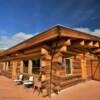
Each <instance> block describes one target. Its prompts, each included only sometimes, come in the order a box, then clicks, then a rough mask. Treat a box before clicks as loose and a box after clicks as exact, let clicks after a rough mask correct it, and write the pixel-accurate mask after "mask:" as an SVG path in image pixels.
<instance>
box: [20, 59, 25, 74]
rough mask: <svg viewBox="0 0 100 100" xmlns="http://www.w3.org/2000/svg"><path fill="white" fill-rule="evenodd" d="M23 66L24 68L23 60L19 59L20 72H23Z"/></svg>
mask: <svg viewBox="0 0 100 100" xmlns="http://www.w3.org/2000/svg"><path fill="white" fill-rule="evenodd" d="M23 68H24V65H23V60H21V61H20V73H23Z"/></svg>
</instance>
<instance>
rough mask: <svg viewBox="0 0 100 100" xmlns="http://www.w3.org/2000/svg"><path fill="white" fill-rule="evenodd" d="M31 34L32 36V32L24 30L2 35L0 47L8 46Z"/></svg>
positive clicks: (27, 37) (5, 47) (29, 36)
mask: <svg viewBox="0 0 100 100" xmlns="http://www.w3.org/2000/svg"><path fill="white" fill-rule="evenodd" d="M32 36H33V35H32V34H28V33H24V32H19V33H16V34H14V35H12V36H8V35H2V36H1V37H0V49H7V48H10V47H12V46H14V45H16V44H18V43H20V42H22V41H24V40H26V39H29V38H31V37H32Z"/></svg>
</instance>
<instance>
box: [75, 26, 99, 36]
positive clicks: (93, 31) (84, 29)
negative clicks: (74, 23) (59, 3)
mask: <svg viewBox="0 0 100 100" xmlns="http://www.w3.org/2000/svg"><path fill="white" fill-rule="evenodd" d="M74 29H75V30H78V31H81V32H85V33H89V34H92V35H96V36H99V37H100V29H95V30H90V29H89V28H82V27H80V28H74Z"/></svg>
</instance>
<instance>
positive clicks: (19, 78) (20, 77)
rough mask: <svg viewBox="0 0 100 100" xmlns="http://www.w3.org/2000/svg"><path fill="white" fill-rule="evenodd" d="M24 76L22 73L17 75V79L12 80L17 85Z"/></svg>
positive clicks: (21, 81)
mask: <svg viewBox="0 0 100 100" xmlns="http://www.w3.org/2000/svg"><path fill="white" fill-rule="evenodd" d="M23 78H24V76H23V75H22V74H20V75H19V77H18V79H16V80H14V82H16V83H17V84H18V85H19V84H22V83H23Z"/></svg>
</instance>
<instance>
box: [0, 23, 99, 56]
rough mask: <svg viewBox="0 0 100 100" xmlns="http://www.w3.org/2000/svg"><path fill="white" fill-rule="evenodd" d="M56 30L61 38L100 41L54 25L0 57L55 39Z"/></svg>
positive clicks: (93, 36) (89, 35) (92, 36)
mask: <svg viewBox="0 0 100 100" xmlns="http://www.w3.org/2000/svg"><path fill="white" fill-rule="evenodd" d="M58 29H59V30H60V35H61V36H62V37H69V38H79V39H87V40H88V39H89V40H98V41H99V40H100V37H97V36H95V35H91V34H88V33H85V32H80V31H77V30H74V29H72V28H69V27H65V26H63V25H55V26H53V27H51V28H49V29H47V30H45V31H43V32H41V33H39V34H38V35H36V36H33V37H32V38H30V39H27V40H25V41H23V42H21V43H19V44H17V45H15V46H13V47H11V48H9V49H7V50H5V51H4V52H2V53H0V56H4V55H7V54H11V53H14V52H16V51H18V50H23V49H26V48H29V47H31V46H34V45H37V44H39V43H42V42H44V41H47V40H50V39H53V38H56V37H57V36H58V35H59V33H58V31H57V30H58Z"/></svg>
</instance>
